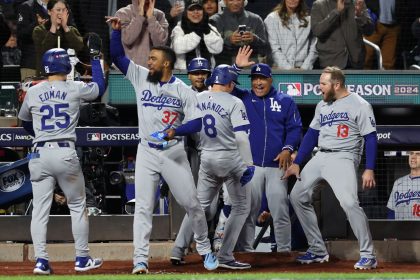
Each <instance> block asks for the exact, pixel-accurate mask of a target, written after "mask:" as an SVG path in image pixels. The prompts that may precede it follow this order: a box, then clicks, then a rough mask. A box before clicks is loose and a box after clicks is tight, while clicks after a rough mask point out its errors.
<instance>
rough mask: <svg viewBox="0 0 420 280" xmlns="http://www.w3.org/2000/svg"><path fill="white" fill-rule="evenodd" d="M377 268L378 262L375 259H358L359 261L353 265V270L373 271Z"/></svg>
mask: <svg viewBox="0 0 420 280" xmlns="http://www.w3.org/2000/svg"><path fill="white" fill-rule="evenodd" d="M377 266H378V262H377V261H376V259H375V258H372V259H369V258H360V260H359V261H358V262H357V263H356V264H355V265H354V269H373V268H376V267H377Z"/></svg>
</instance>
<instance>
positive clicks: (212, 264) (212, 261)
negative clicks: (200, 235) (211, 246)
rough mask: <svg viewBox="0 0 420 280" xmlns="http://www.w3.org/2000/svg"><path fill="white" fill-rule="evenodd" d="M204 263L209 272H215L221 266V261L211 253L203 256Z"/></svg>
mask: <svg viewBox="0 0 420 280" xmlns="http://www.w3.org/2000/svg"><path fill="white" fill-rule="evenodd" d="M201 257H202V258H203V262H204V268H205V269H207V270H215V269H216V268H217V267H218V266H219V261H218V260H217V258H216V256H215V255H214V254H213V253H212V252H210V253H207V254H205V255H204V256H201Z"/></svg>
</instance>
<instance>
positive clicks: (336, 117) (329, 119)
mask: <svg viewBox="0 0 420 280" xmlns="http://www.w3.org/2000/svg"><path fill="white" fill-rule="evenodd" d="M349 119H350V118H349V115H348V113H347V112H337V113H336V112H334V111H331V113H329V114H328V115H323V114H319V123H320V124H321V126H324V125H328V126H332V125H333V123H336V122H342V121H348V120H349Z"/></svg>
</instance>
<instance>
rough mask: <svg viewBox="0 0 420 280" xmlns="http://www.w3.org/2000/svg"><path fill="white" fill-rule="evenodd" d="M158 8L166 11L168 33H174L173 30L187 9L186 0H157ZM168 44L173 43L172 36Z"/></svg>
mask: <svg viewBox="0 0 420 280" xmlns="http://www.w3.org/2000/svg"><path fill="white" fill-rule="evenodd" d="M156 9H158V10H161V11H162V12H164V13H165V18H166V20H167V21H168V24H169V28H168V34H172V30H173V29H174V27H175V26H176V25H177V24H178V22H179V21H180V20H181V17H182V12H183V11H184V9H185V2H184V0H159V1H157V2H156ZM166 44H167V45H168V46H169V45H170V44H171V42H170V38H168V42H167V43H166Z"/></svg>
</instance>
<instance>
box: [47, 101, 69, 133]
mask: <svg viewBox="0 0 420 280" xmlns="http://www.w3.org/2000/svg"><path fill="white" fill-rule="evenodd" d="M66 108H69V104H68V103H64V104H55V105H54V106H51V105H43V106H42V107H41V108H39V111H40V112H41V113H44V112H46V113H47V114H46V115H43V116H42V118H41V130H53V129H55V128H56V127H58V128H67V127H68V126H69V124H70V116H69V114H67V113H66V112H63V110H64V109H66ZM52 117H54V118H64V119H60V120H57V121H55V123H53V124H47V122H48V123H51V121H50V120H51V118H52Z"/></svg>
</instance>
